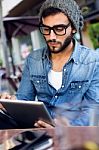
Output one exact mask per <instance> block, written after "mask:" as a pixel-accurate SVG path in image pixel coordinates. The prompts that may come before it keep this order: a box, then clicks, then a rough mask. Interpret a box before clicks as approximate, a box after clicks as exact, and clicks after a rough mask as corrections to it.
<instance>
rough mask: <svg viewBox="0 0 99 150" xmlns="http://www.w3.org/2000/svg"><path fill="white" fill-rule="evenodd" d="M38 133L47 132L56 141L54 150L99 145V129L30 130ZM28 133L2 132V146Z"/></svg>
mask: <svg viewBox="0 0 99 150" xmlns="http://www.w3.org/2000/svg"><path fill="white" fill-rule="evenodd" d="M28 130H33V131H37V132H39V131H40V132H41V131H46V132H47V133H48V135H51V136H52V138H53V141H54V145H53V150H68V149H71V148H73V147H81V146H82V145H84V144H85V143H86V142H88V141H92V142H95V143H97V144H99V127H56V128H53V129H41V128H40V129H28ZM23 131H27V129H20V130H19V129H16V130H15V129H12V130H11V129H10V130H0V144H1V146H2V144H3V145H4V143H5V141H6V140H7V139H9V138H11V137H12V136H15V135H18V134H19V133H21V132H23ZM5 150H7V149H6V148H5Z"/></svg>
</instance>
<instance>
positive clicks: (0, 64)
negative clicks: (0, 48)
mask: <svg viewBox="0 0 99 150" xmlns="http://www.w3.org/2000/svg"><path fill="white" fill-rule="evenodd" d="M2 63H3V62H2V59H1V58H0V67H2Z"/></svg>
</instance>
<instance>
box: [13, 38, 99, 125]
mask: <svg viewBox="0 0 99 150" xmlns="http://www.w3.org/2000/svg"><path fill="white" fill-rule="evenodd" d="M51 67H52V64H51V61H50V60H49V55H48V50H47V48H42V49H39V50H36V51H33V52H32V53H31V54H30V55H29V56H28V57H27V59H26V62H25V66H24V70H23V73H22V80H21V83H20V86H19V89H18V91H17V93H16V96H17V99H23V100H31V101H33V100H35V97H36V96H37V99H38V100H39V101H42V102H44V104H45V105H46V107H47V109H48V111H49V113H50V114H51V116H52V117H53V118H55V117H57V116H58V115H59V116H61V115H62V116H64V117H66V118H68V119H69V121H70V124H71V125H74V126H87V125H89V116H90V114H89V112H88V108H89V107H90V105H91V104H95V103H99V54H98V53H97V52H95V51H94V50H91V49H89V48H87V47H85V46H82V45H80V44H79V43H78V42H77V41H75V47H74V51H73V53H72V55H71V57H70V59H69V61H68V62H67V63H66V64H65V65H64V67H63V70H62V86H61V88H60V89H59V90H56V89H55V88H54V87H52V86H51V85H50V84H49V82H48V72H49V71H50V69H51Z"/></svg>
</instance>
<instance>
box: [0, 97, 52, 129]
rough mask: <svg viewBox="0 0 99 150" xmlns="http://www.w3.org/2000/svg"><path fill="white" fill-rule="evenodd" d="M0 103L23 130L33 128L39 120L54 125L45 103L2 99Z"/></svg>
mask: <svg viewBox="0 0 99 150" xmlns="http://www.w3.org/2000/svg"><path fill="white" fill-rule="evenodd" d="M0 103H1V104H2V105H3V107H4V108H5V110H6V111H7V114H8V115H10V116H11V117H12V118H13V119H14V120H15V121H16V123H18V125H19V126H20V127H22V128H33V124H34V123H35V122H36V121H38V120H39V119H41V120H43V121H45V122H46V123H49V124H51V125H54V124H53V120H52V118H51V116H50V114H49V112H48V111H47V108H46V106H45V105H44V103H43V102H39V101H24V100H9V99H0Z"/></svg>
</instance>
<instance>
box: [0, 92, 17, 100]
mask: <svg viewBox="0 0 99 150" xmlns="http://www.w3.org/2000/svg"><path fill="white" fill-rule="evenodd" d="M0 99H12V100H15V99H16V96H15V95H10V94H9V93H7V92H4V93H1V94H0Z"/></svg>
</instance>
